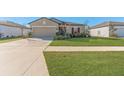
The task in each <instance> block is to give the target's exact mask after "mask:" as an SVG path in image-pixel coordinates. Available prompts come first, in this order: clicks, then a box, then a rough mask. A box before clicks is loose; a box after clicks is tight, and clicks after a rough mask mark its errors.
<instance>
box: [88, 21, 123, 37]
mask: <svg viewBox="0 0 124 93" xmlns="http://www.w3.org/2000/svg"><path fill="white" fill-rule="evenodd" d="M90 35H91V36H94V37H113V36H116V37H124V22H112V21H109V22H104V23H101V24H98V25H96V26H93V27H91V28H90Z"/></svg>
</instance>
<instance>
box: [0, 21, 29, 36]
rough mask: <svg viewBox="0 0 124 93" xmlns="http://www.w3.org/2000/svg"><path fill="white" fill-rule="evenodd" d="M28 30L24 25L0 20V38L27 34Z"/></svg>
mask: <svg viewBox="0 0 124 93" xmlns="http://www.w3.org/2000/svg"><path fill="white" fill-rule="evenodd" d="M30 31H31V30H30V28H28V27H26V26H23V25H20V24H17V23H14V22H10V21H0V38H5V37H14V36H27V35H28V33H29V32H30Z"/></svg>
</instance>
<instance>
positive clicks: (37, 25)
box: [29, 17, 85, 37]
mask: <svg viewBox="0 0 124 93" xmlns="http://www.w3.org/2000/svg"><path fill="white" fill-rule="evenodd" d="M29 24H30V26H31V28H32V36H33V37H53V36H55V34H56V33H57V32H65V33H82V32H84V31H85V25H84V24H78V23H72V22H64V21H61V20H58V19H55V18H44V17H43V18H40V19H38V20H35V21H33V22H30V23H29Z"/></svg>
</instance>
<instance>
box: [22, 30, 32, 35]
mask: <svg viewBox="0 0 124 93" xmlns="http://www.w3.org/2000/svg"><path fill="white" fill-rule="evenodd" d="M29 32H31V29H26V28H24V29H23V35H24V36H28V34H29Z"/></svg>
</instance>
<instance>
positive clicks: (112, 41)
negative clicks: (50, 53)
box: [50, 38, 124, 46]
mask: <svg viewBox="0 0 124 93" xmlns="http://www.w3.org/2000/svg"><path fill="white" fill-rule="evenodd" d="M50 46H124V39H119V38H72V39H66V40H54V41H53V42H52V43H51V44H50Z"/></svg>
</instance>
